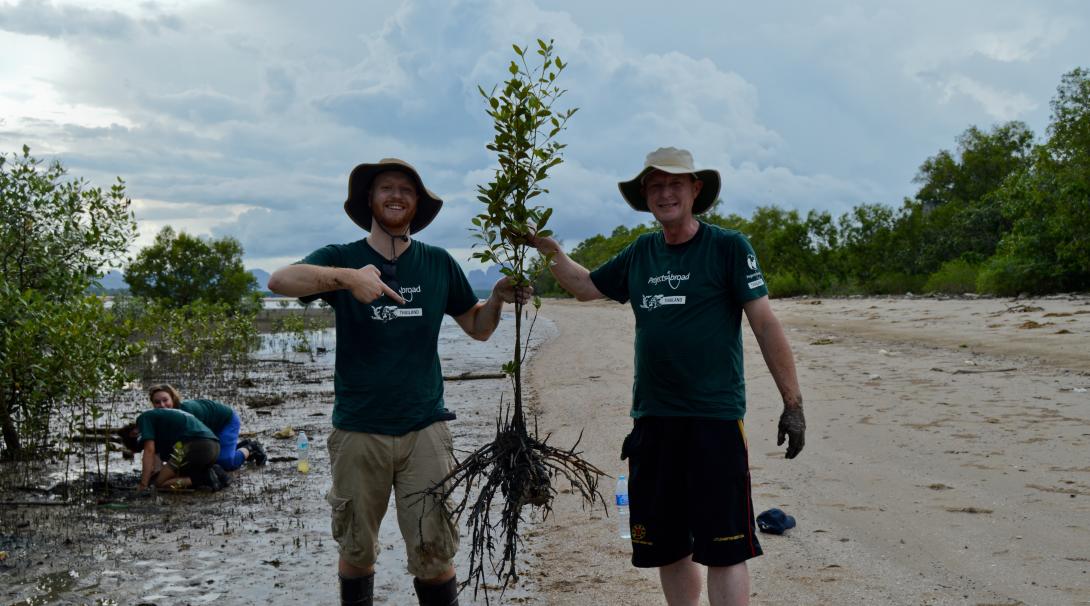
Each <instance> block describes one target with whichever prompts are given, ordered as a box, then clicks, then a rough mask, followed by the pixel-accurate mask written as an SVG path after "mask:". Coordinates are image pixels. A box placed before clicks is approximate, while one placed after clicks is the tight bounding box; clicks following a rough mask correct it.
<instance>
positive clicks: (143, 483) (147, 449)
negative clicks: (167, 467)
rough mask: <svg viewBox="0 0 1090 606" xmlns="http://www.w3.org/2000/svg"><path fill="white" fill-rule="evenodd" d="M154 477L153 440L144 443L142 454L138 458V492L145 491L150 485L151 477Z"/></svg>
mask: <svg viewBox="0 0 1090 606" xmlns="http://www.w3.org/2000/svg"><path fill="white" fill-rule="evenodd" d="M153 475H155V440H148V441H146V442H144V452H143V453H142V454H141V456H140V490H144V489H146V488H147V487H148V486H149V485H150V484H151V476H153Z"/></svg>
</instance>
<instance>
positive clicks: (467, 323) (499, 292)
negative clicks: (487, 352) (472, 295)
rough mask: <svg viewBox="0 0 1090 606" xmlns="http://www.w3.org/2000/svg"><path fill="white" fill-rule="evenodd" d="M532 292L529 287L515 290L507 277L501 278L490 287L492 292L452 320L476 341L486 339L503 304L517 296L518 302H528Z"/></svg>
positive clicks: (511, 301) (496, 320) (491, 331)
mask: <svg viewBox="0 0 1090 606" xmlns="http://www.w3.org/2000/svg"><path fill="white" fill-rule="evenodd" d="M532 292H533V290H532V289H530V288H523V289H518V292H516V289H515V288H514V287H513V286H511V282H510V281H509V280H508V279H507V278H501V279H500V280H498V281H497V282H496V285H495V286H493V287H492V294H491V295H490V296H489V297H488V299H487V300H485V301H481V302H478V303H477V304H476V305H474V306H473V307H471V308H470V309H469V311H467V312H465V313H464V314H462V315H460V316H456V317H455V318H454V320H455V321H456V322H458V326H461V327H462V330H464V331H465V332H466V334H467V335H469V336H471V337H473V338H474V339H476V340H478V341H487V340H488V338H489V337H491V336H492V333H493V332H494V331H495V330H496V326H498V325H499V323H500V314H502V313H503V304H504V303H513V302H514V301H515V297H516V296H517V297H518V300H519V302H520V303H522V304H524V305H525V304H526V303H528V302H529V300H530V295H531V294H532Z"/></svg>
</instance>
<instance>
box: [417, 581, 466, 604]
mask: <svg viewBox="0 0 1090 606" xmlns="http://www.w3.org/2000/svg"><path fill="white" fill-rule="evenodd" d="M413 587H415V588H416V599H418V600H420V606H458V579H457V578H456V577H451V578H450V580H449V581H447V582H445V583H440V584H438V585H428V584H426V583H421V582H420V579H413Z"/></svg>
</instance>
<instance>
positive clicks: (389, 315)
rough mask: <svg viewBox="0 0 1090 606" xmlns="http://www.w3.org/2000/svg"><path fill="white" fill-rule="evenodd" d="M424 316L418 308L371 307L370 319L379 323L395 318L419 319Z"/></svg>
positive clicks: (422, 311)
mask: <svg viewBox="0 0 1090 606" xmlns="http://www.w3.org/2000/svg"><path fill="white" fill-rule="evenodd" d="M423 315H424V310H423V309H422V308H420V307H408V308H405V307H398V306H397V305H372V306H371V319H372V320H378V321H379V322H383V323H385V322H389V321H390V320H395V319H397V318H419V317H422V316H423Z"/></svg>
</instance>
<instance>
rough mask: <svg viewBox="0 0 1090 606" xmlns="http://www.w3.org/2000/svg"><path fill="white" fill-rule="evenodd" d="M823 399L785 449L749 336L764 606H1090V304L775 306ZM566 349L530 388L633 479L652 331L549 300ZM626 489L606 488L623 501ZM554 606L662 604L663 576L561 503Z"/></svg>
mask: <svg viewBox="0 0 1090 606" xmlns="http://www.w3.org/2000/svg"><path fill="white" fill-rule="evenodd" d="M773 307H774V309H775V310H776V312H777V314H778V316H779V317H780V319H781V321H782V322H783V323H784V325H785V327H786V329H787V332H788V335H789V338H790V340H791V343H792V346H793V349H794V353H795V358H796V362H797V365H798V370H799V379H800V382H801V384H802V388H803V393H804V395H805V409H806V415H807V421H808V433H807V444H806V449H805V450H804V451H803V452H802V454H801V455H800V457H799V458H797V459H795V460H791V461H788V460H786V459H785V458H784V455H783V448H782V447H776V445H775V427H776V419H777V418H778V414H779V411H780V408H781V403H780V399H779V396H778V393H777V391H776V389H775V386H774V384H773V382H772V380H771V377H770V376H769V374H768V371H767V369H766V368H765V366H764V361H763V360H762V358H761V356H760V353H759V349H758V348H757V344H756V341H755V340H754V339H753V337H752V334H751V333H750V332H749V331H748V329H746V330H745V334H746V340H745V348H746V376H747V381H748V383H747V392H748V400H749V412H748V415H747V418H746V424H747V433H748V435H749V441H750V462H751V469H752V474H753V487H754V494H753V498H754V506H755V508H756V510H757V511H762V510H764V509H767V508H770V507H779V508H781V509H783V510H785V511H786V512H788V513H790V514H792V515H794V516H795V517H796V518H797V520H798V527H797V528H795V529H793V530H791V531H789V532H788V533H787V534H786V535H784V536H770V535H761V540H762V545H763V547H764V550H765V555H764V556H763V557H761V558H757V559H755V560H752V561H751V563H750V570H751V573H752V576H753V585H752V600H753V603H754V604H859V605H864V604H866V605H873V604H969V605H974V606H983V605H1000V604H1001V605H1015V604H1033V605H1046V604H1057V605H1059V604H1090V573H1088V572H1087V571H1088V569H1090V457H1088V454H1087V453H1088V452H1090V449H1088V446H1090V391H1088V389H1090V298H1088V297H1085V296H1079V297H1068V296H1057V297H1049V298H1041V299H1018V300H1012V299H947V300H940V299H934V298H924V297H918V298H912V297H907V298H850V299H791V300H777V301H774V302H773ZM542 315H543V316H545V317H547V318H549V319H551V320H552V321H553V322H554V323H555V325H556V327H557V329H558V336H556V337H555V338H553V339H551V340H550V341H548V342H547V343H545V344H544V345H543V346H542V347H541V349H540V350H539V351H538V352H537V353H536V355H535V357H534V359H533V361H532V365H531V369H530V386H531V389H532V390H533V395H534V398H535V403H536V410H537V412H538V413H539V414H540V419H539V424H540V428H541V430H542V431H543V432H551V433H552V434H553V437H552V438H551V440H552V441H553V442H554V443H555V444H557V445H564V446H567V445H570V444H572V443H574V442H575V439H576V438H577V436H578V435H579V432H580V431H582V432H583V441H582V443H581V448H582V450H583V451H584V456H585V457H586V458H587V459H588V460H590V461H591V462H593V463H595V464H597V465H599V466H600V467H601V468H602V469H604V470H606V471H608V472H609V473H611V474H614V475H616V474H617V473H622V472H623V471H624V467H623V464H622V462H621V461H620V460H619V457H618V453H619V449H620V444H621V441H622V439H623V438H624V436H625V434H626V433H627V432H628V429H629V427H630V425H631V422H630V420H629V419H628V418H627V412H628V408H629V393H630V391H629V390H630V387H631V379H632V337H633V320H632V314H631V311H630V309H629V308H628V306H622V305H618V304H615V303H606V302H595V303H576V302H572V301H551V300H550V301H547V302H546V303H545V305H543V307H542ZM612 491H613V484H612V481H609V480H607V481H605V482H604V484H603V492H604V493H605V494H606V495H607V498H608V497H610V496H611V495H612ZM528 550H529V551H530V552H532V553H533V555H534V559H535V561H536V562H537V563H538V564H537V569H536V570H533V571H531V572H529V573H528V574H527V575H526V576H527V578H528V580H530V581H531V582H532V583H534V584H536V585H538V588H539V589H540V593H539V594H538V595H537V599H535V600H534V601H535V602H544V603H547V604H558V605H559V604H564V605H576V604H587V605H590V604H596V605H597V604H663V603H665V601H664V600H663V598H662V597H661V593H660V591H659V586H658V578H657V574H656V573H655V572H654V571H646V570H637V569H635V568H633V567H631V565H630V564H629V562H628V557H629V551H628V546H627V544H625V543H624V542H622V541H621V540H620V539H619V538H617V537H616V531H615V523H614V520H612V519H604V518H603V516H602V512H601V510H600V509H599V510H595V511H589V512H588V511H584V510H582V509H581V507H580V500H579V498H578V497H577V496H576V495H572V494H570V493H569V494H562V495H561V496H560V498H559V499H558V501H557V502H556V504H555V507H554V512H553V514H552V515H551V516H550V517H549V518H548V520H546V521H545V522H544V523H541V524H539V525H537V527H536V528H535V530H534V531H533V532H532V536H531V537H530V538H529V540H528Z"/></svg>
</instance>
